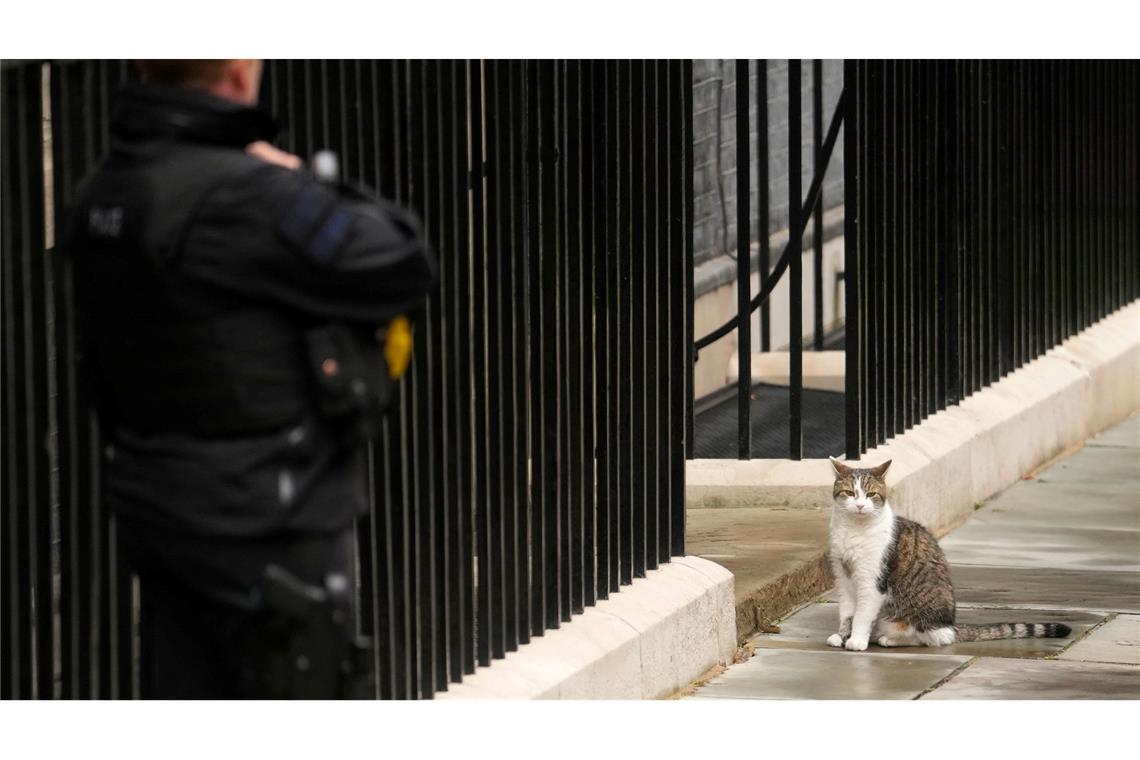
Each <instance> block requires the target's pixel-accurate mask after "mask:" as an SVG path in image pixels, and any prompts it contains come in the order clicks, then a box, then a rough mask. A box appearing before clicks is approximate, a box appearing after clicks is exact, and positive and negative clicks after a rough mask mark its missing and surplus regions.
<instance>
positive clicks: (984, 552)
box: [943, 521, 1140, 572]
mask: <svg viewBox="0 0 1140 760" xmlns="http://www.w3.org/2000/svg"><path fill="white" fill-rule="evenodd" d="M943 549H944V550H945V551H946V558H947V559H948V560H950V563H951V564H952V565H1000V566H1003V567H1032V568H1041V569H1057V570H1091V571H1096V572H1115V571H1124V572H1140V530H1093V529H1070V528H1062V527H1054V526H1047V525H1014V524H1013V521H1009V522H1003V523H1001V524H985V523H968V524H966V525H964V526H962V527H961V528H959V529H958V531H957V532H956V533H955V534H954V535H953V537H952V538H951V539H948V540H947V541H945V542H943Z"/></svg>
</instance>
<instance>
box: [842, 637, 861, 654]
mask: <svg viewBox="0 0 1140 760" xmlns="http://www.w3.org/2000/svg"><path fill="white" fill-rule="evenodd" d="M843 646H845V647H847V648H848V649H850V650H851V651H852V652H862V651H863V650H864V649H866V648H867V637H866V636H862V637H856V636H852V637H851V638H849V639H847V643H846V644H844V645H843Z"/></svg>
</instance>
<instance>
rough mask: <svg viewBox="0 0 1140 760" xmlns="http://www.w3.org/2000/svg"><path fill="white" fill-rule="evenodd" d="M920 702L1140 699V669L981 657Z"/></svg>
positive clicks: (1091, 663)
mask: <svg viewBox="0 0 1140 760" xmlns="http://www.w3.org/2000/svg"><path fill="white" fill-rule="evenodd" d="M922 699H1140V668H1138V667H1133V666H1129V665H1105V664H1102V663H1095V662H1064V661H1061V660H1006V659H1001V658H997V657H993V658H990V657H983V658H980V659H978V660H977V661H975V662H974V663H972V664H971V665H970V667H968V668H966V669H965V670H963V671H962V672H960V673H958V674H957V675H956V676H954V677H953V678H952V679H950V680H949V681H947V682H946V683H945V684H943V685H942V686H939V687H938V688H937V689H935V690H934V691H932V692H930V693H929V694H926V695H925V696H923V697H922Z"/></svg>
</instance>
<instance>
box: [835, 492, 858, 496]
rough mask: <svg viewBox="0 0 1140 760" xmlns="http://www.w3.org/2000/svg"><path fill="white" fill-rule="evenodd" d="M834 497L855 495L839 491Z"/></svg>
mask: <svg viewBox="0 0 1140 760" xmlns="http://www.w3.org/2000/svg"><path fill="white" fill-rule="evenodd" d="M836 495H837V496H854V495H855V494H853V493H851V492H850V491H839V492H838V493H837V494H836Z"/></svg>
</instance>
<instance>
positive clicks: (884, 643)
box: [878, 636, 895, 647]
mask: <svg viewBox="0 0 1140 760" xmlns="http://www.w3.org/2000/svg"><path fill="white" fill-rule="evenodd" d="M878 643H879V646H881V647H893V646H894V645H895V642H893V641H891V640H890V638H889V637H887V636H880V637H879V642H878Z"/></svg>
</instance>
